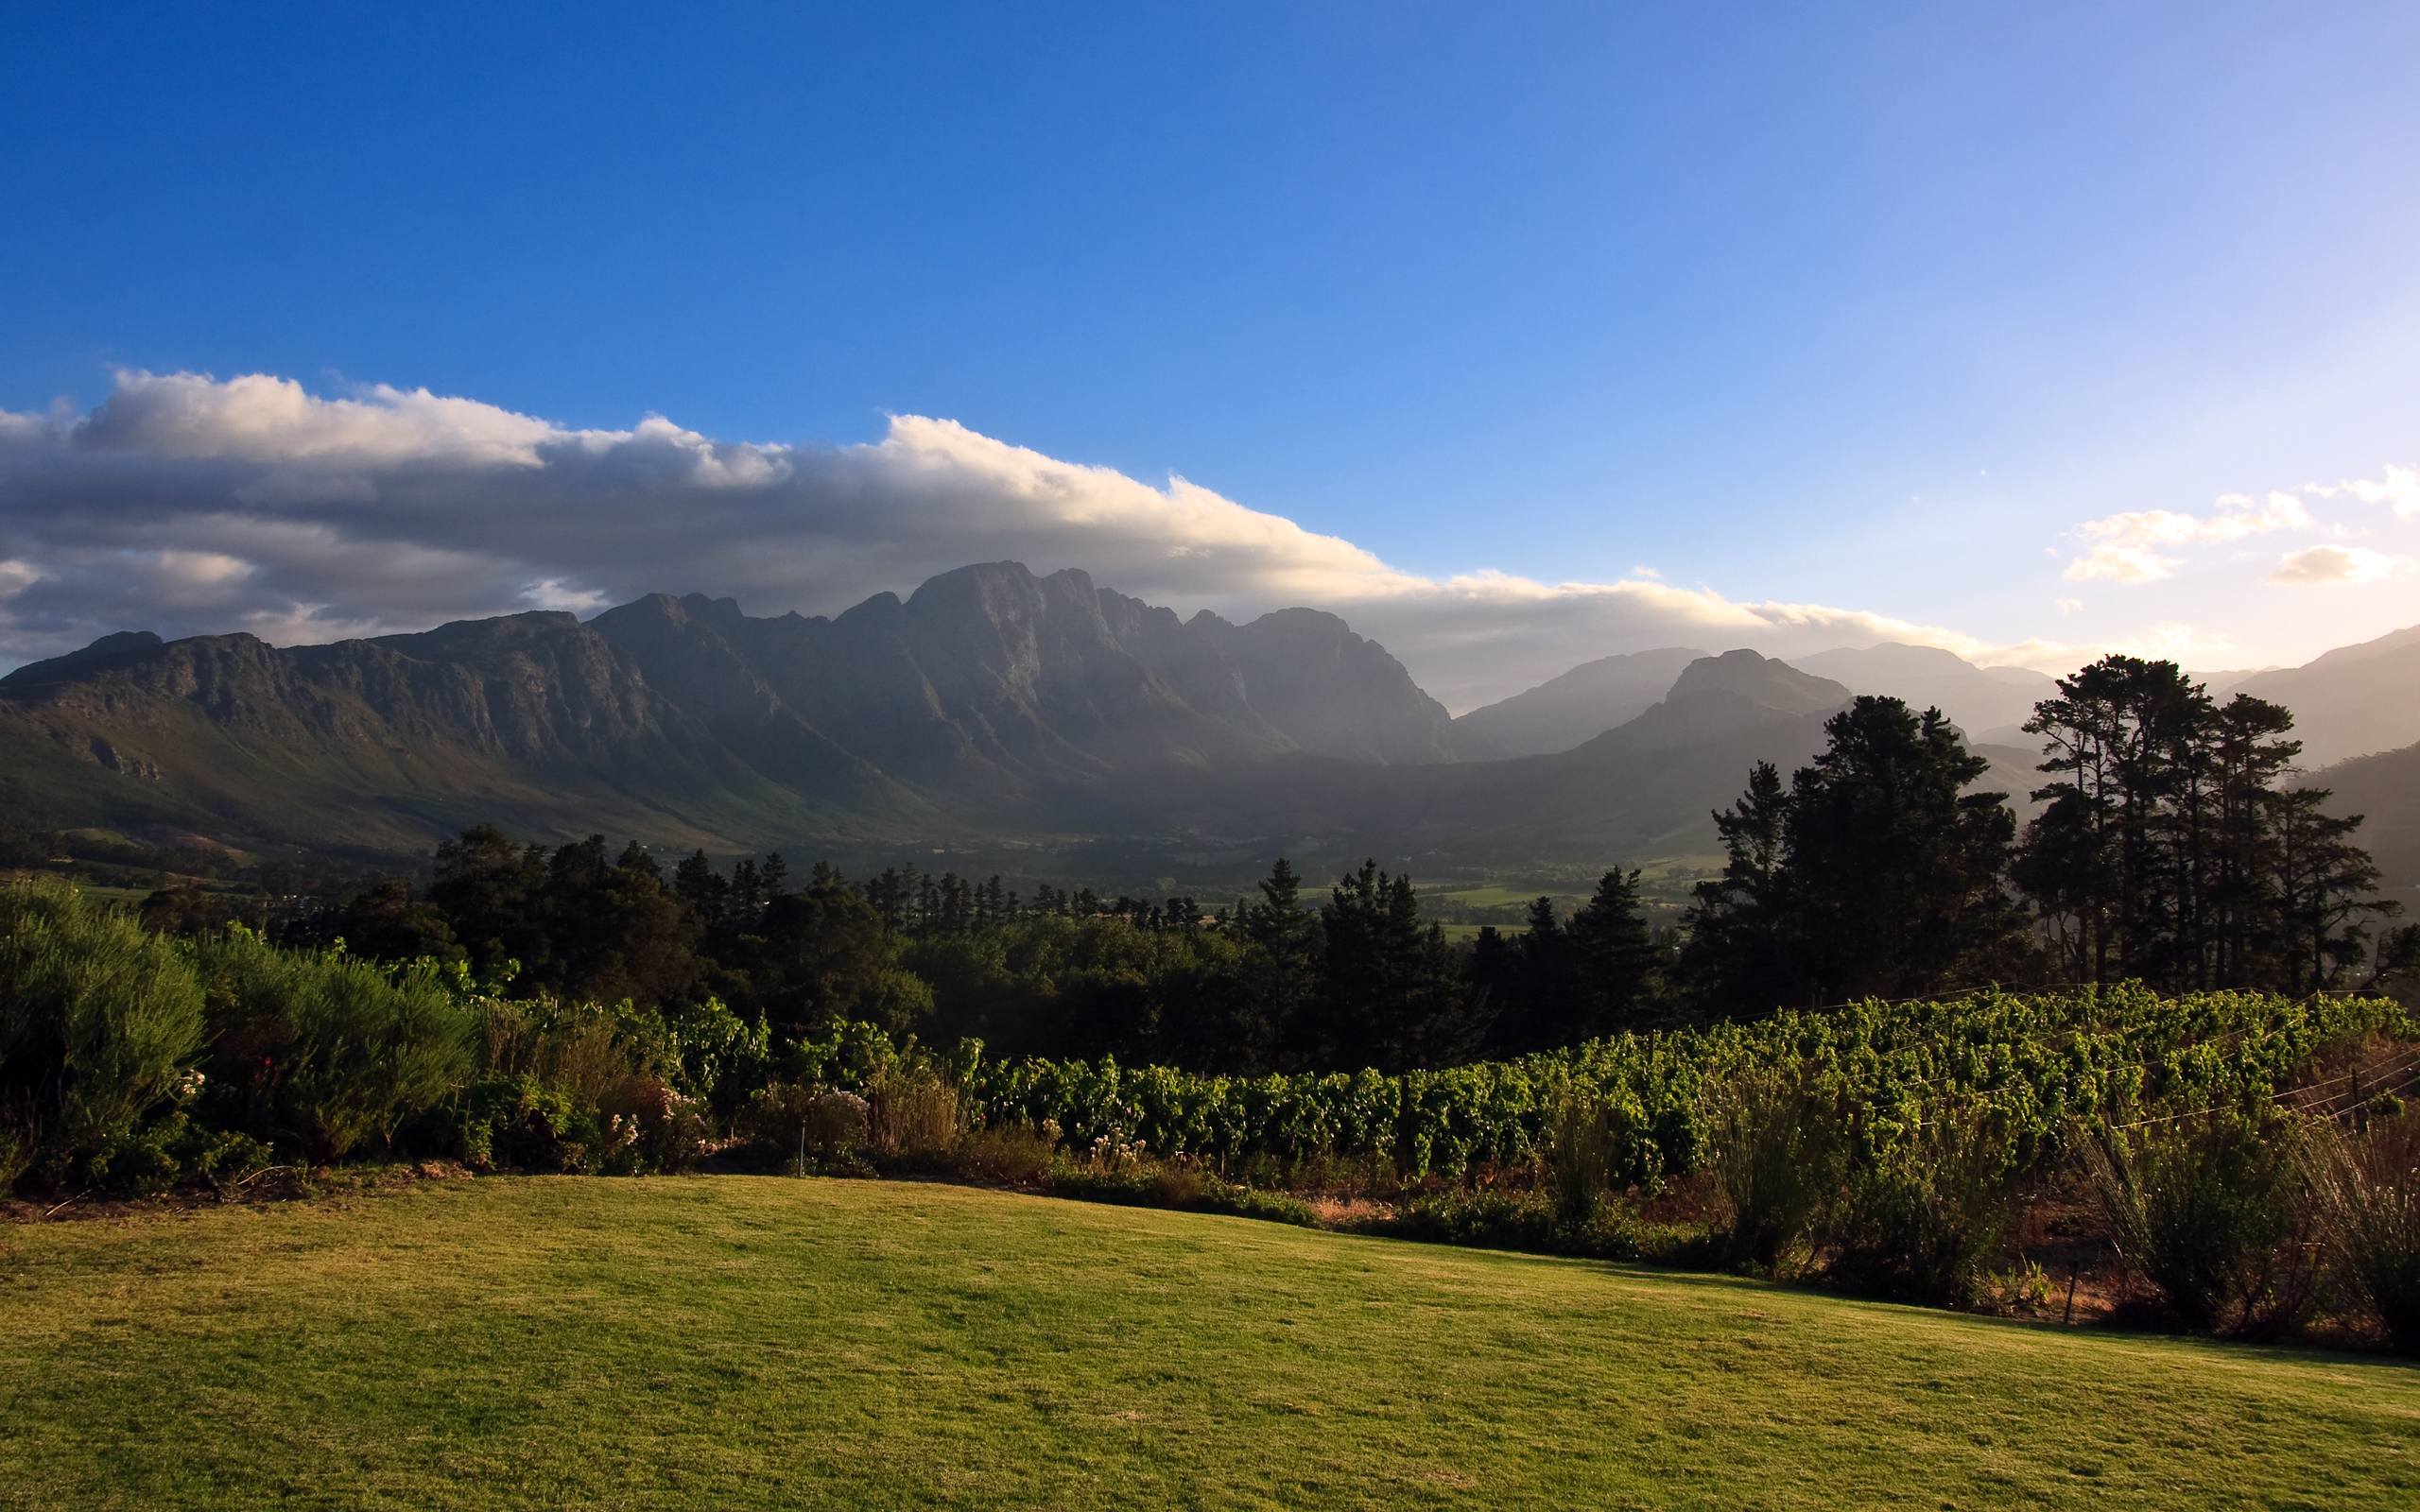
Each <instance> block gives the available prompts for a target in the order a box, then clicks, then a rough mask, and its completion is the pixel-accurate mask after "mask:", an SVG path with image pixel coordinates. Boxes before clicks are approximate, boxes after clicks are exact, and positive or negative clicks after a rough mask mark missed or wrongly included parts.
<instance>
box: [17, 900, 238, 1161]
mask: <svg viewBox="0 0 2420 1512" xmlns="http://www.w3.org/2000/svg"><path fill="white" fill-rule="evenodd" d="M202 1029H203V1019H202V995H201V989H200V987H199V984H198V983H197V982H196V981H195V979H194V974H193V971H192V970H191V968H190V967H188V966H187V965H186V963H185V961H184V959H183V958H182V956H181V955H180V954H178V952H177V950H176V947H175V946H174V944H173V943H171V942H170V941H168V940H166V939H164V938H162V937H160V936H155V935H152V934H149V933H147V931H145V930H144V929H143V928H142V926H140V925H139V924H137V923H135V922H134V921H133V920H132V919H127V918H124V917H122V916H120V915H117V914H113V913H111V912H109V911H107V910H105V909H103V908H101V907H99V906H98V905H96V904H95V903H94V902H91V901H90V900H89V899H87V898H86V897H85V896H84V895H83V894H82V893H80V892H78V891H77V890H76V889H75V888H73V887H71V886H68V885H65V884H64V883H61V882H57V881H53V880H50V879H37V880H33V881H29V882H22V883H14V884H10V885H7V886H5V887H0V1187H6V1186H8V1185H11V1184H13V1183H14V1182H15V1180H16V1179H17V1178H18V1177H21V1176H23V1175H24V1174H25V1173H26V1171H27V1170H28V1169H31V1170H33V1171H34V1172H35V1173H37V1174H38V1175H39V1176H41V1177H43V1178H44V1179H47V1180H50V1181H54V1182H56V1181H64V1180H69V1179H90V1178H91V1177H94V1176H95V1169H94V1164H95V1162H96V1161H97V1162H98V1163H99V1168H100V1174H103V1175H106V1172H107V1171H108V1170H109V1169H111V1168H115V1169H117V1170H119V1171H121V1172H124V1171H129V1170H132V1169H134V1168H136V1167H138V1166H143V1167H147V1166H148V1165H150V1164H151V1158H150V1157H149V1156H147V1155H143V1154H139V1153H136V1152H137V1151H138V1150H139V1149H141V1148H147V1147H148V1146H146V1145H145V1144H144V1141H143V1124H144V1120H145V1117H146V1115H147V1114H148V1113H149V1112H151V1111H152V1110H153V1109H154V1108H157V1107H158V1106H159V1105H160V1104H161V1102H162V1101H163V1100H164V1098H165V1097H166V1095H167V1094H168V1092H169V1091H170V1090H171V1089H172V1088H173V1087H174V1086H175V1084H176V1081H177V1078H178V1076H179V1074H181V1073H182V1072H183V1071H184V1069H185V1067H186V1065H187V1063H188V1062H189V1061H190V1060H191V1058H192V1057H193V1055H194V1053H195V1052H196V1051H197V1050H198V1049H199V1047H200V1044H201V1040H202ZM145 1179H146V1180H147V1179H149V1177H145Z"/></svg>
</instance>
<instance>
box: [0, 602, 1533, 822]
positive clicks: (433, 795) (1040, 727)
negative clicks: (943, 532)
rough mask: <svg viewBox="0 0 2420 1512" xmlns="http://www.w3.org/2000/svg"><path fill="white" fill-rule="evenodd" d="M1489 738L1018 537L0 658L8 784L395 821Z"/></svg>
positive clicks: (1094, 776) (1047, 805) (39, 806)
mask: <svg viewBox="0 0 2420 1512" xmlns="http://www.w3.org/2000/svg"><path fill="white" fill-rule="evenodd" d="M1488 750H1489V747H1487V746H1486V744H1485V742H1484V741H1483V740H1481V739H1479V738H1478V737H1477V736H1475V735H1473V734H1472V733H1470V732H1468V731H1463V730H1457V729H1456V728H1455V726H1454V723H1453V721H1452V719H1451V718H1450V717H1449V716H1448V715H1447V714H1446V713H1445V710H1444V708H1443V706H1442V705H1440V704H1439V703H1438V702H1437V701H1436V700H1435V699H1433V698H1430V697H1429V696H1427V695H1426V694H1425V693H1423V692H1422V691H1421V690H1420V689H1419V688H1418V687H1417V686H1416V685H1415V684H1414V683H1413V682H1412V680H1411V678H1410V675H1409V673H1407V672H1406V671H1405V670H1404V669H1403V666H1402V664H1401V663H1399V662H1396V661H1395V660H1394V658H1393V657H1392V656H1390V655H1388V654H1387V652H1386V650H1385V648H1384V647H1382V646H1379V645H1377V644H1374V643H1373V642H1370V641H1367V640H1364V639H1362V638H1361V637H1360V636H1357V635H1356V634H1354V633H1353V632H1352V630H1351V629H1350V628H1349V627H1347V626H1346V625H1345V624H1344V622H1343V621H1341V620H1340V619H1338V618H1336V617H1335V616H1334V615H1331V614H1324V613H1321V612H1318V611H1316V610H1286V611H1283V612H1281V613H1277V614H1271V615H1266V616H1263V617H1262V618H1260V619H1258V620H1255V621H1253V622H1252V623H1251V624H1248V625H1234V624H1230V623H1229V622H1227V621H1225V620H1223V619H1220V618H1219V617H1218V616H1216V615H1212V614H1197V615H1195V616H1194V617H1193V618H1192V619H1190V620H1182V621H1181V620H1180V619H1179V618H1178V617H1177V615H1176V614H1175V613H1173V612H1172V611H1170V610H1165V609H1157V608H1153V607H1152V606H1150V605H1147V604H1143V603H1141V602H1139V601H1137V600H1134V599H1132V598H1128V597H1125V596H1124V595H1121V594H1118V593H1110V592H1107V591H1104V590H1100V589H1097V588H1096V587H1094V585H1093V583H1092V581H1091V579H1090V578H1088V577H1087V576H1085V575H1083V574H1082V573H1077V572H1064V573H1056V574H1053V575H1051V576H1047V577H1037V576H1034V575H1033V574H1031V573H1029V572H1028V571H1027V570H1026V569H1025V568H1023V567H1021V566H1018V565H1016V564H1015V563H1012V562H1001V563H993V564H989V565H985V566H978V567H969V568H963V569H960V570H959V571H957V572H952V573H945V574H942V576H938V577H935V578H933V579H932V580H930V581H929V582H926V583H925V585H924V586H923V587H921V588H919V589H918V590H917V591H916V592H915V593H913V594H912V595H910V596H909V597H908V599H907V600H905V601H902V600H901V599H899V598H898V597H897V596H896V595H893V594H890V593H883V594H877V595H876V596H875V597H873V598H871V599H869V600H867V601H866V602H865V603H863V604H860V605H858V606H857V607H856V608H855V609H853V610H849V611H848V612H847V613H844V614H841V615H839V616H838V617H837V618H835V619H830V620H826V619H822V618H808V617H804V616H801V615H796V614H789V615H783V616H780V617H777V618H770V619H753V618H751V617H749V616H747V615H745V614H742V613H741V612H740V611H739V610H738V607H737V606H736V605H735V604H734V603H733V602H732V601H731V600H729V599H709V598H705V597H703V596H700V595H692V596H690V597H687V598H681V599H675V598H670V597H666V596H663V595H655V596H651V597H648V598H645V599H641V600H639V601H637V602H636V603H632V604H629V605H625V606H623V607H622V608H620V609H616V610H609V611H608V612H606V613H604V614H601V615H599V616H597V618H596V620H594V621H593V622H591V623H589V624H587V625H582V624H579V622H578V621H576V620H575V619H574V618H573V617H572V616H570V615H568V614H544V613H541V614H519V615H510V616H506V617H503V618H499V619H493V620H479V621H466V622H461V623H458V624H454V625H448V626H445V627H441V628H440V629H437V630H432V631H429V632H426V633H425V634H419V635H401V636H387V637H382V638H379V639H376V640H369V641H348V642H341V643H338V644H335V645H324V646H299V647H291V648H285V649H281V648H278V647H274V646H270V645H268V644H266V643H263V642H261V641H259V640H257V639H255V638H253V637H251V636H249V635H227V636H201V637H196V638H193V639H190V640H184V641H179V642H174V643H170V644H162V643H161V642H160V641H159V639H158V638H157V637H155V636H149V635H146V634H142V633H140V632H137V633H133V634H125V635H117V636H112V637H108V638H106V639H104V640H103V641H100V642H97V643H95V644H94V645H92V646H89V647H87V648H86V649H84V650H82V651H79V652H76V653H74V654H73V655H70V656H66V657H61V658H57V659H55V660H53V661H49V662H38V663H35V664H33V665H30V666H26V667H23V668H20V669H18V670H17V671H16V672H15V673H13V674H11V675H9V677H7V678H5V679H0V807H5V809H6V810H7V811H8V812H9V814H10V815H11V816H18V817H23V818H30V819H33V820H36V821H38V822H44V823H68V824H93V823H121V822H122V823H157V824H167V825H184V826H190V827H194V828H198V829H203V830H207V831H211V832H215V833H241V834H249V835H253V836H258V837H268V838H273V839H279V840H287V841H295V842H306V843H320V844H342V845H360V846H370V847H393V846H398V845H414V846H416V845H419V844H423V843H424V842H425V840H426V838H427V837H428V836H429V835H430V834H432V833H440V832H442V831H443V830H446V829H448V828H452V827H454V826H456V825H458V824H460V823H463V822H466V821H469V820H472V819H476V818H490V817H492V818H496V819H500V820H504V821H506V822H510V823H513V824H516V825H519V826H522V827H525V828H531V829H538V830H547V831H555V832H578V833H585V832H587V831H590V830H614V831H618V832H620V833H645V834H647V835H648V836H649V837H651V838H658V839H666V840H671V841H676V842H678V843H683V844H687V843H715V844H722V845H752V844H764V843H769V842H771V841H775V840H780V839H784V838H804V837H812V836H821V835H874V836H879V835H884V834H911V833H912V834H928V833H934V832H935V831H937V830H941V829H943V828H947V827H950V826H951V825H956V826H959V827H977V828H985V827H988V828H1009V827H1017V826H1023V827H1028V828H1033V827H1040V828H1045V829H1048V828H1055V827H1061V826H1066V825H1071V824H1072V825H1082V824H1083V823H1084V822H1085V821H1086V820H1087V818H1088V817H1089V816H1091V815H1092V814H1093V813H1094V812H1095V811H1096V810H1097V807H1098V795H1099V794H1101V793H1102V792H1104V791H1106V790H1109V789H1112V788H1115V787H1118V786H1120V785H1122V784H1127V783H1130V782H1132V783H1161V782H1175V781H1181V780H1182V779H1180V778H1179V777H1177V776H1176V775H1175V774H1182V773H1187V772H1190V773H1193V774H1196V775H1197V776H1198V775H1199V774H1201V773H1202V772H1205V771H1209V770H1212V769H1218V768H1225V767H1238V768H1240V767H1248V766H1252V765H1254V764H1257V763H1260V762H1263V761H1266V760H1269V759H1271V758H1278V757H1285V756H1297V755H1306V754H1307V755H1318V756H1325V757H1330V758H1336V759H1340V760H1345V761H1351V762H1355V763H1363V764H1373V765H1375V764H1386V763H1399V762H1413V763H1418V762H1430V763H1443V762H1451V761H1454V760H1457V759H1459V758H1461V757H1462V756H1465V755H1470V754H1479V753H1485V752H1487V751H1488Z"/></svg>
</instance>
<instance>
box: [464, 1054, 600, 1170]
mask: <svg viewBox="0 0 2420 1512" xmlns="http://www.w3.org/2000/svg"><path fill="white" fill-rule="evenodd" d="M457 1129H458V1138H459V1154H460V1157H461V1160H462V1163H463V1164H465V1165H467V1166H469V1167H471V1168H472V1169H473V1170H475V1171H493V1170H512V1171H534V1172H537V1173H540V1174H541V1175H551V1174H560V1173H577V1172H581V1171H586V1170H587V1169H589V1155H590V1151H591V1149H592V1147H593V1146H594V1145H595V1144H596V1141H597V1134H598V1130H597V1127H596V1121H595V1119H594V1118H592V1117H590V1116H588V1115H587V1114H586V1113H585V1112H584V1111H583V1110H582V1109H581V1108H580V1107H579V1105H578V1104H577V1103H575V1102H574V1101H573V1100H572V1098H571V1097H570V1096H569V1095H568V1094H567V1093H564V1092H562V1091H557V1090H555V1089H554V1088H551V1087H548V1086H546V1085H545V1084H544V1082H541V1081H539V1080H538V1078H536V1077H535V1076H530V1075H527V1074H524V1075H520V1076H513V1077H510V1078H503V1079H498V1080H493V1081H484V1082H481V1083H479V1084H478V1085H476V1086H475V1087H473V1088H471V1089H470V1090H469V1091H466V1092H465V1093H463V1095H462V1110H461V1115H460V1119H459V1122H458V1125H457Z"/></svg>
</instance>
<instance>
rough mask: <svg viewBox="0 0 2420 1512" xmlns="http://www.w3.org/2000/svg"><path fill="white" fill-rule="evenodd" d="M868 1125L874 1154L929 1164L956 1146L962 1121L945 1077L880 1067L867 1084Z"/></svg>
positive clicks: (902, 1066) (924, 1069)
mask: <svg viewBox="0 0 2420 1512" xmlns="http://www.w3.org/2000/svg"><path fill="white" fill-rule="evenodd" d="M866 1127H867V1135H868V1138H869V1139H870V1140H871V1142H872V1143H873V1149H874V1153H876V1154H877V1155H881V1156H885V1157H888V1158H890V1159H891V1160H938V1159H940V1158H942V1157H944V1156H946V1155H948V1154H949V1153H950V1152H951V1151H953V1150H955V1149H957V1148H958V1143H959V1140H960V1139H962V1138H963V1137H964V1136H965V1132H966V1118H965V1114H964V1112H963V1110H962V1109H961V1108H960V1105H959V1096H958V1089H957V1088H956V1087H954V1086H952V1085H951V1084H950V1082H949V1079H948V1078H947V1077H945V1076H943V1075H942V1074H941V1073H940V1072H938V1071H935V1070H934V1069H932V1068H931V1067H929V1066H926V1065H923V1064H921V1063H918V1064H909V1063H906V1062H902V1063H899V1064H895V1065H890V1066H885V1067H883V1068H882V1069H881V1070H880V1071H878V1072H876V1073H875V1074H874V1075H873V1079H872V1080H871V1081H870V1082H869V1083H868V1084H867V1087H866Z"/></svg>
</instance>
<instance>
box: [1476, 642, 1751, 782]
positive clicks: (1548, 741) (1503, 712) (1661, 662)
mask: <svg viewBox="0 0 2420 1512" xmlns="http://www.w3.org/2000/svg"><path fill="white" fill-rule="evenodd" d="M1705 654H1706V653H1704V652H1703V651H1692V650H1686V649H1683V648H1679V647H1667V648H1665V649H1662V650H1656V651H1633V652H1630V653H1628V654H1626V655H1623V656H1608V657H1599V658H1598V659H1597V660H1596V661H1594V662H1582V663H1581V664H1580V665H1578V666H1576V667H1573V668H1572V669H1571V670H1570V671H1568V672H1566V673H1564V674H1563V675H1562V676H1561V677H1557V678H1549V679H1547V680H1546V681H1544V682H1541V683H1539V684H1538V685H1537V686H1536V687H1534V688H1531V689H1530V690H1529V691H1528V692H1526V693H1516V694H1514V695H1513V696H1512V697H1510V698H1506V699H1504V700H1502V701H1501V702H1498V703H1492V704H1488V705H1486V706H1485V707H1484V708H1479V709H1474V710H1472V711H1471V712H1470V713H1466V714H1463V715H1461V717H1460V718H1458V719H1456V720H1455V721H1454V725H1455V728H1457V729H1459V730H1467V731H1469V732H1471V733H1473V734H1475V735H1478V736H1479V737H1481V738H1483V739H1485V740H1487V741H1490V742H1492V743H1493V744H1494V745H1495V746H1497V747H1500V748H1501V749H1502V750H1503V751H1504V753H1505V754H1506V755H1509V756H1547V755H1552V754H1553V753H1554V752H1556V751H1561V750H1569V749H1571V748H1572V747H1575V746H1577V745H1579V744H1580V743H1581V742H1582V741H1585V740H1587V739H1589V738H1591V737H1592V736H1596V735H1601V734H1603V733H1604V732H1605V731H1606V730H1611V729H1613V728H1614V727H1615V726H1616V725H1621V724H1627V723H1629V722H1630V721H1631V720H1633V719H1635V718H1637V717H1638V716H1639V715H1640V714H1642V713H1646V712H1647V711H1648V710H1650V709H1651V708H1653V707H1654V706H1655V705H1656V704H1658V703H1660V702H1662V701H1663V698H1664V695H1665V694H1666V693H1668V692H1669V691H1670V690H1671V687H1672V680H1673V679H1675V678H1678V677H1679V676H1680V675H1681V669H1682V668H1684V667H1685V666H1687V665H1688V664H1689V663H1690V662H1695V661H1697V660H1698V659H1700V658H1701V657H1703V656H1704V655H1705Z"/></svg>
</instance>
